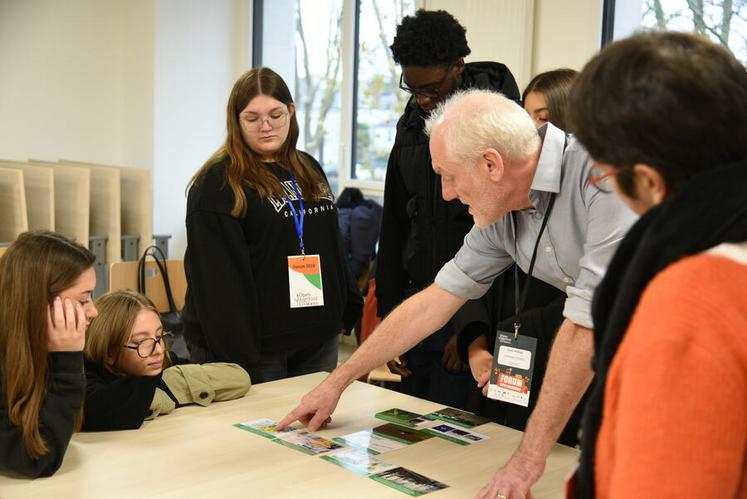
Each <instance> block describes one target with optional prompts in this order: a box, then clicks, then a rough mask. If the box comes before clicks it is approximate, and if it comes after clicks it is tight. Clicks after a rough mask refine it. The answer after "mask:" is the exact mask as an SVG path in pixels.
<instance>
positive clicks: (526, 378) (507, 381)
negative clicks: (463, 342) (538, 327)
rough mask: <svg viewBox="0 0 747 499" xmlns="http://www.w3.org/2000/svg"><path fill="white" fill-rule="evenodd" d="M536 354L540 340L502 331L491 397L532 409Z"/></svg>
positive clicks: (500, 332) (499, 332)
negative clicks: (531, 400)
mask: <svg viewBox="0 0 747 499" xmlns="http://www.w3.org/2000/svg"><path fill="white" fill-rule="evenodd" d="M536 352H537V338H532V337H530V336H524V335H521V334H520V335H519V336H517V337H516V339H514V333H509V332H506V331H498V334H497V336H496V340H495V351H494V352H493V368H492V369H491V371H490V383H489V385H488V398H491V399H494V400H501V401H503V402H508V403H509V404H516V405H521V406H524V407H528V406H529V394H530V393H531V387H532V373H533V372H534V356H535V355H534V354H535V353H536Z"/></svg>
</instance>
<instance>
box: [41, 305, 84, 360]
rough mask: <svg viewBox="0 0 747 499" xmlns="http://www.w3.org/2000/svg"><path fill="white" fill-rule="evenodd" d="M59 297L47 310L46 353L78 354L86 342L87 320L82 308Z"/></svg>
mask: <svg viewBox="0 0 747 499" xmlns="http://www.w3.org/2000/svg"><path fill="white" fill-rule="evenodd" d="M64 300H65V301H64V303H63V299H62V298H60V297H59V296H58V297H56V298H55V299H54V302H52V305H50V306H49V308H47V351H48V352H80V351H82V350H83V346H84V345H85V342H86V328H87V327H88V318H87V317H86V315H85V312H84V311H83V306H82V305H81V304H80V303H78V302H77V301H76V302H75V303H74V304H73V301H74V300H71V299H70V298H65V299H64Z"/></svg>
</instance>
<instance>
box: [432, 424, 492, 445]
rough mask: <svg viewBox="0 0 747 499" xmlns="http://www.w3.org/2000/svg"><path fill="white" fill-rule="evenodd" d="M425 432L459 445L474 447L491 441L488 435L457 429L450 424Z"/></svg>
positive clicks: (440, 425) (437, 426) (433, 427)
mask: <svg viewBox="0 0 747 499" xmlns="http://www.w3.org/2000/svg"><path fill="white" fill-rule="evenodd" d="M423 431H424V432H426V433H430V434H432V435H435V436H437V437H439V438H443V439H444V440H448V441H450V442H454V443H455V444H459V445H472V444H476V443H478V442H482V441H484V440H489V439H490V437H489V436H487V435H483V434H481V433H476V432H473V431H469V430H464V429H461V428H457V427H456V426H452V425H450V424H439V425H436V426H432V427H430V428H426V429H425V430H423Z"/></svg>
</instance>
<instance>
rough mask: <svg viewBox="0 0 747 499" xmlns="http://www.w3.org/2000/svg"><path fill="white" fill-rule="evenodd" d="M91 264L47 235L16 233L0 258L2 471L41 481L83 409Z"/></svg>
mask: <svg viewBox="0 0 747 499" xmlns="http://www.w3.org/2000/svg"><path fill="white" fill-rule="evenodd" d="M94 260H95V257H94V255H93V254H92V253H91V252H90V251H88V250H87V249H86V248H84V247H83V246H80V245H79V244H77V243H75V242H73V241H71V240H69V239H67V238H66V237H64V236H61V235H59V234H55V233H53V232H45V231H38V232H37V231H35V232H25V233H23V234H21V235H20V236H18V239H17V240H16V241H15V242H14V243H13V244H11V245H10V247H9V248H8V250H7V251H6V252H5V254H4V255H3V256H2V258H0V390H1V391H2V393H0V449H2V452H0V469H8V470H11V471H14V472H17V473H21V474H23V475H27V476H30V477H39V476H49V475H52V474H53V473H54V472H55V471H57V469H58V468H59V467H60V465H61V464H62V458H63V456H64V455H65V450H66V449H67V446H68V443H69V442H70V437H71V436H72V434H73V432H74V431H75V429H76V426H77V425H78V424H79V421H80V410H81V407H82V406H83V397H84V393H85V377H84V375H83V344H84V341H85V333H86V328H87V327H88V323H89V321H90V320H91V319H92V318H94V317H96V314H97V311H96V307H95V306H94V305H93V301H92V299H91V294H92V293H93V289H94V288H95V287H96V274H95V272H94V269H93V263H94Z"/></svg>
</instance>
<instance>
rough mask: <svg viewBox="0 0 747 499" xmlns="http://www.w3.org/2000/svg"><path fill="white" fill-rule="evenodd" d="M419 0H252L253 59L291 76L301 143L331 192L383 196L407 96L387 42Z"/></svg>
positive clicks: (413, 10)
mask: <svg viewBox="0 0 747 499" xmlns="http://www.w3.org/2000/svg"><path fill="white" fill-rule="evenodd" d="M415 7H416V0H273V1H272V2H269V1H268V2H264V1H262V0H254V13H255V19H254V33H255V37H254V47H253V51H254V52H253V53H254V65H255V66H258V65H263V66H268V67H270V68H272V69H274V70H275V71H277V72H278V73H279V74H280V75H281V76H282V77H283V78H284V79H285V81H286V83H287V84H288V86H289V87H290V89H291V92H292V93H293V98H294V99H295V102H296V108H297V113H298V115H297V117H298V122H299V127H300V135H299V140H298V147H299V149H302V150H305V151H306V152H308V153H309V154H311V155H312V156H314V157H315V158H316V159H317V160H318V161H319V162H320V163H321V165H322V167H323V168H324V171H325V173H326V174H327V177H328V178H329V181H330V184H332V188H333V190H335V191H337V192H339V191H340V190H342V189H343V188H344V187H347V186H356V187H359V188H361V189H362V190H363V191H364V193H366V194H368V195H377V194H378V195H380V194H381V192H383V181H384V175H385V173H386V164H387V159H388V156H389V150H390V149H391V147H392V144H393V143H394V135H395V127H396V123H397V119H398V118H399V116H400V114H401V113H402V110H403V108H404V106H405V104H406V102H407V96H406V95H403V94H402V93H401V91H400V90H399V87H398V84H399V68H398V67H397V66H396V65H395V64H394V61H393V60H392V57H391V51H390V50H389V45H390V44H391V43H392V39H393V37H394V32H395V29H396V26H397V24H399V22H400V21H401V19H402V17H403V16H405V15H408V14H412V13H414V12H415Z"/></svg>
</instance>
